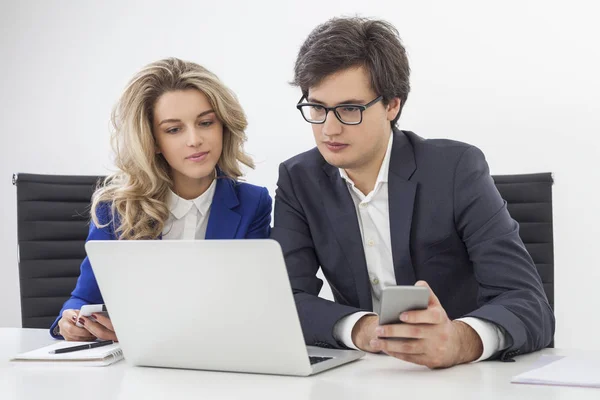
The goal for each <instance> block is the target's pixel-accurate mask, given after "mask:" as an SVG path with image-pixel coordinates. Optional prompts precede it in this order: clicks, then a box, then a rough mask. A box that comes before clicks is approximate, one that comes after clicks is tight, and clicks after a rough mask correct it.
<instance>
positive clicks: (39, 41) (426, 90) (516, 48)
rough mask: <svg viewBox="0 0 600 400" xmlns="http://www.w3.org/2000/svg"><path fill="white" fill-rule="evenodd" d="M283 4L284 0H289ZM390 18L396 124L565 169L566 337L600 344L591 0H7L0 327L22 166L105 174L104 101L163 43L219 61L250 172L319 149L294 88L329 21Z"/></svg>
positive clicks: (0, 40)
mask: <svg viewBox="0 0 600 400" xmlns="http://www.w3.org/2000/svg"><path fill="white" fill-rule="evenodd" d="M287 3H289V4H287ZM356 14H359V15H362V16H371V17H379V18H385V19H387V20H389V21H390V22H392V23H393V24H395V25H396V27H397V28H398V30H399V31H400V34H401V37H402V38H403V41H404V43H405V45H406V47H407V49H408V53H409V57H410V62H411V66H412V71H413V72H412V92H411V94H410V96H409V99H408V103H407V105H406V107H405V109H404V112H403V116H402V119H401V121H400V127H401V128H402V129H409V130H413V131H415V132H416V133H418V134H420V135H421V136H424V137H428V138H434V137H445V138H452V139H457V140H461V141H466V142H469V143H472V144H474V145H477V146H478V147H480V148H481V149H482V150H483V151H484V153H485V154H486V155H487V159H488V161H489V164H490V168H491V172H492V173H493V174H510V173H530V172H546V171H551V172H553V173H554V177H555V186H554V231H555V237H554V240H555V261H556V267H555V274H556V283H555V290H556V291H555V293H556V317H557V318H556V319H557V328H556V345H557V346H558V347H564V348H595V349H600V341H599V340H598V339H597V338H598V332H599V331H600V318H599V316H600V313H599V311H598V310H599V309H600V299H599V298H598V295H597V293H598V287H599V283H600V266H599V265H598V258H597V253H598V251H597V246H598V241H599V239H600V216H599V215H600V212H599V210H598V195H597V193H598V190H597V189H596V188H597V187H598V186H599V185H600V169H599V168H598V167H597V164H596V163H597V160H598V156H599V155H600V94H599V93H600V72H599V71H600V51H599V50H598V46H600V44H599V43H598V41H599V39H600V24H598V21H597V17H598V15H600V12H599V6H598V3H597V2H596V1H592V0H590V1H587V2H586V1H569V2H566V1H560V2H558V1H548V0H546V1H543V0H536V1H534V0H531V1H528V0H519V1H512V0H511V1H506V0H505V1H502V2H500V1H496V2H492V1H464V0H463V1H459V0H454V1H451V2H449V1H443V0H439V1H432V0H431V1H423V0H421V1H405V0H394V1H364V0H360V1H354V0H344V1H322V0H317V1H315V0H296V1H293V2H284V1H280V2H277V4H275V2H273V4H270V3H269V2H262V1H251V2H246V1H244V2H242V1H239V2H232V1H224V0H219V1H216V0H214V1H210V2H201V1H189V2H178V1H169V2H159V1H139V2H138V1H102V2H100V1H96V2H92V1H81V0H77V1H75V0H73V1H66V0H64V1H58V0H45V1H43V0H40V1H31V0H28V1H18V2H17V1H7V0H2V2H1V5H0V29H1V33H2V34H1V35H0V57H1V62H0V82H1V86H0V112H1V120H0V128H1V131H0V132H1V133H0V135H1V136H0V137H1V138H2V145H1V147H0V148H1V149H2V150H1V151H2V155H1V156H0V190H1V192H0V201H1V202H2V203H1V207H0V209H1V210H2V224H0V326H20V311H19V307H20V305H19V288H18V272H17V251H16V199H15V188H14V187H13V186H12V184H11V176H12V173H14V172H30V173H47V174H106V173H107V172H108V170H109V168H110V167H111V157H110V153H109V142H108V139H109V133H108V132H109V131H108V127H109V124H108V122H109V114H110V110H111V107H112V106H113V104H114V102H115V101H116V100H117V98H118V96H119V94H120V91H121V90H122V88H123V87H124V85H125V83H126V82H127V81H128V79H129V78H130V77H131V76H132V75H133V74H134V73H135V72H136V71H137V70H138V69H139V68H140V67H142V66H143V65H145V64H147V63H149V62H151V61H154V60H157V59H160V58H164V57H168V56H176V57H180V58H183V59H187V60H192V61H196V62H198V63H200V64H203V65H204V66H206V67H208V68H209V69H211V70H213V71H214V72H216V73H217V74H218V75H219V76H220V77H221V79H222V80H223V81H224V82H225V83H226V84H227V85H229V86H230V87H231V88H232V89H233V90H234V91H235V92H236V93H237V94H238V96H239V98H240V100H241V102H242V105H243V106H244V108H245V110H246V112H247V114H248V117H249V123H250V125H249V128H248V135H249V143H248V146H247V149H248V150H249V152H250V153H251V154H253V155H254V156H255V158H256V160H257V161H258V163H257V169H256V170H255V171H251V172H250V173H249V174H248V180H249V181H250V182H252V183H255V184H260V185H263V186H266V187H268V188H269V190H270V191H271V193H272V194H273V193H274V190H275V184H276V180H277V166H278V164H279V163H280V162H281V161H283V160H285V159H287V158H289V157H291V156H292V155H294V154H297V153H299V152H302V151H304V150H307V149H309V148H311V147H312V146H313V141H312V136H311V130H310V128H309V126H308V125H307V124H306V123H305V122H304V121H303V120H302V118H301V116H300V114H299V113H298V111H297V110H296V109H295V107H294V105H295V103H296V101H297V100H298V98H299V97H300V95H299V91H298V89H296V88H293V87H291V86H289V85H288V82H289V81H290V80H291V79H292V73H293V64H294V60H295V56H296V54H297V51H298V49H299V46H300V45H301V43H302V41H303V40H304V38H305V37H306V35H307V34H308V33H309V32H310V31H311V29H312V28H314V27H315V26H316V25H317V24H319V23H321V22H324V21H325V20H327V19H328V18H330V17H333V16H340V15H356Z"/></svg>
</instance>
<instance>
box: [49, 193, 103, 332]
mask: <svg viewBox="0 0 600 400" xmlns="http://www.w3.org/2000/svg"><path fill="white" fill-rule="evenodd" d="M97 215H98V219H99V222H100V224H101V225H105V224H109V225H107V226H104V227H98V226H96V225H95V224H94V222H93V221H90V229H89V233H88V237H87V239H86V242H87V241H89V240H114V239H115V234H114V230H113V228H112V225H113V224H112V218H110V206H108V205H105V204H101V205H100V206H99V207H98V210H97ZM102 303H104V300H102V295H101V294H100V289H99V288H98V283H97V282H96V277H95V276H94V272H93V271H92V266H91V264H90V260H89V258H88V257H85V258H84V260H83V262H82V263H81V267H80V273H79V279H77V285H76V286H75V289H74V290H73V292H72V293H71V298H69V299H68V300H67V301H66V302H65V304H64V305H63V307H62V309H61V310H60V313H59V315H58V317H57V318H56V320H55V321H54V323H53V324H52V326H51V327H50V335H51V336H52V337H53V338H55V339H64V338H63V337H62V336H61V335H56V334H55V332H54V330H55V328H56V326H57V325H58V321H59V320H60V318H61V317H62V313H63V311H65V310H69V309H72V310H79V309H80V308H81V306H82V305H84V304H102Z"/></svg>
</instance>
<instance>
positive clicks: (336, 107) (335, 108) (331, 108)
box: [296, 95, 383, 125]
mask: <svg viewBox="0 0 600 400" xmlns="http://www.w3.org/2000/svg"><path fill="white" fill-rule="evenodd" d="M303 99H306V95H302V97H300V100H298V103H297V104H296V108H297V109H298V111H300V114H302V118H304V120H305V121H306V122H308V123H309V124H316V125H321V124H324V123H325V121H327V115H329V111H333V115H335V117H336V118H337V120H338V121H340V122H341V123H342V124H344V125H360V124H361V123H362V121H363V112H365V111H366V109H367V108H369V107H371V106H372V105H373V104H376V103H377V102H379V101H381V100H383V96H381V95H380V96H377V97H376V98H375V99H373V100H371V101H370V102H368V103H367V104H351V103H346V104H338V105H337V106H334V107H326V106H324V105H323V104H321V103H301V102H302V100H303ZM304 106H317V107H322V108H323V109H325V118H323V121H321V122H314V121H309V120H308V119H306V116H305V115H304V112H303V111H302V107H304ZM338 107H356V108H358V109H359V110H360V121H358V122H344V121H342V118H341V117H340V115H339V114H338V112H337V109H338Z"/></svg>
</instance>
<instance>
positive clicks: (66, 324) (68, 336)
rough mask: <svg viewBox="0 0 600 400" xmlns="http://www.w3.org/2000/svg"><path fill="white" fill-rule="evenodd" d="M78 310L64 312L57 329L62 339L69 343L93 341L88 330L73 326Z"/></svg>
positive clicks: (93, 338) (93, 337)
mask: <svg viewBox="0 0 600 400" xmlns="http://www.w3.org/2000/svg"><path fill="white" fill-rule="evenodd" d="M77 314H78V310H65V311H64V312H63V314H62V315H63V316H62V317H61V319H60V320H59V321H58V329H59V331H60V334H61V336H62V337H64V338H65V340H69V341H81V342H87V341H90V340H95V339H96V337H95V336H93V335H92V334H91V333H90V332H89V331H88V330H86V329H84V328H79V327H77V326H75V318H77Z"/></svg>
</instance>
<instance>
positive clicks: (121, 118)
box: [91, 58, 254, 240]
mask: <svg viewBox="0 0 600 400" xmlns="http://www.w3.org/2000/svg"><path fill="white" fill-rule="evenodd" d="M188 89H197V90H199V91H201V92H202V93H204V95H205V96H206V97H207V98H208V100H209V102H210V104H211V106H212V108H213V110H214V111H215V115H216V116H217V118H218V119H219V120H220V121H221V122H222V123H223V151H222V153H221V157H220V158H219V160H218V162H217V166H218V168H219V169H220V171H221V173H222V174H223V175H225V176H226V177H228V178H230V179H233V180H236V181H237V180H238V179H239V178H240V177H241V176H242V171H241V164H244V165H246V166H248V167H250V168H254V162H253V161H252V158H251V157H250V156H248V155H247V154H246V153H245V152H244V149H243V144H244V142H245V141H246V140H247V138H246V134H245V130H246V127H247V125H248V122H247V120H246V115H245V114H244V110H243V109H242V106H241V105H240V103H239V101H238V100H237V98H236V96H235V94H234V93H233V92H232V91H231V90H229V89H228V88H227V87H226V86H225V85H224V84H223V83H222V82H221V81H220V80H219V78H218V77H217V76H216V75H215V74H213V73H212V72H210V71H208V70H207V69H206V68H204V67H202V66H200V65H198V64H195V63H193V62H188V61H182V60H179V59H177V58H167V59H164V60H160V61H157V62H154V63H152V64H149V65H147V66H146V67H144V68H143V69H142V70H141V71H139V72H138V73H137V74H136V75H135V76H134V77H133V79H131V81H130V82H129V84H128V85H127V87H126V88H125V90H124V92H123V94H122V95H121V98H120V100H119V102H118V103H117V104H116V106H115V107H114V109H113V112H112V118H111V121H112V128H113V129H112V137H111V144H112V148H113V151H114V155H115V165H116V167H117V170H118V172H116V173H114V174H112V175H110V176H108V177H107V178H106V179H105V180H104V182H102V183H101V185H100V186H99V187H98V188H97V190H96V191H95V193H94V195H93V197H92V206H91V215H92V221H93V222H94V224H96V226H99V227H105V226H107V225H109V224H113V226H114V231H115V235H116V236H117V237H118V238H119V239H129V240H136V239H156V238H157V237H159V236H160V234H161V233H162V231H163V228H164V224H165V222H166V221H167V218H168V216H169V209H168V205H167V203H166V201H167V196H168V193H169V189H171V188H172V187H173V181H172V179H171V176H170V166H169V164H168V163H167V162H166V160H165V159H164V157H163V156H162V154H156V147H155V138H154V135H153V132H152V120H153V111H154V106H155V104H156V101H157V100H158V98H159V97H160V96H162V95H163V94H164V93H166V92H171V91H177V90H188ZM107 205H110V211H111V212H110V213H109V214H110V216H109V221H108V222H106V221H100V219H99V217H98V212H99V207H106V206H107Z"/></svg>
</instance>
